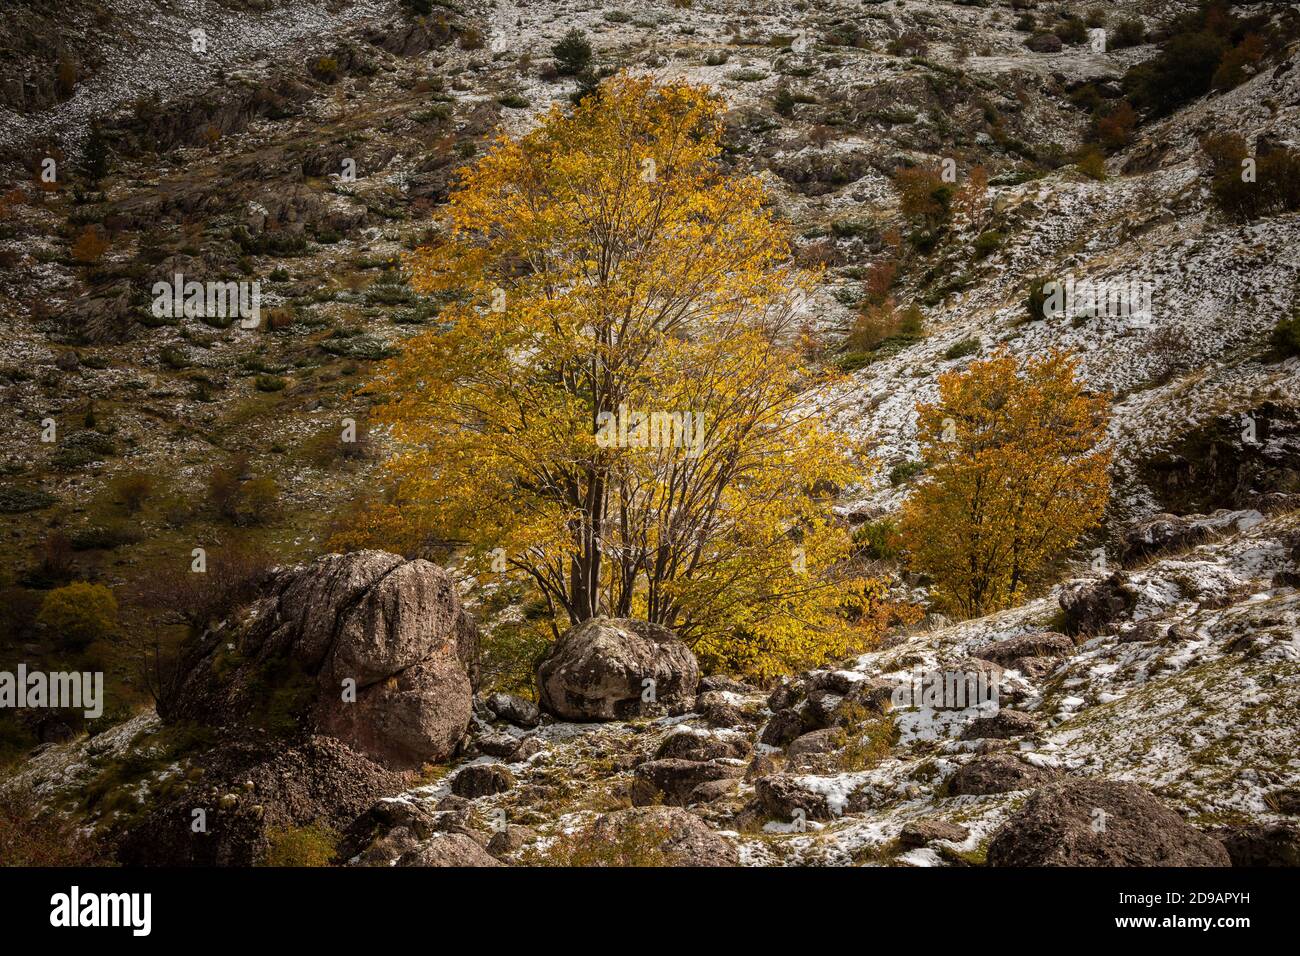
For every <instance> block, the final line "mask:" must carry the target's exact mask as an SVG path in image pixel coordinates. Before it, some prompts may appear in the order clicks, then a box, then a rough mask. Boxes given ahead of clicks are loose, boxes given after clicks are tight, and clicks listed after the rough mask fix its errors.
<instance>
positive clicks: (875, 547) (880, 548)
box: [853, 518, 901, 561]
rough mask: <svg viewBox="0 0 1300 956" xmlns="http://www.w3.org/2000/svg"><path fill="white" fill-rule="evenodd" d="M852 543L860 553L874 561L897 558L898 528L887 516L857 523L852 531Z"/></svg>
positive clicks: (898, 545)
mask: <svg viewBox="0 0 1300 956" xmlns="http://www.w3.org/2000/svg"><path fill="white" fill-rule="evenodd" d="M853 544H854V545H855V546H856V549H857V551H858V553H859V554H860V555H862V556H863V557H865V558H870V559H872V560H875V561H894V560H897V558H898V555H899V549H900V547H901V545H900V542H899V537H898V528H897V526H896V525H895V524H894V522H892V521H890V520H889V519H887V518H882V519H881V520H880V521H868V522H866V523H865V524H862V525H859V526H858V528H857V530H855V531H854V532H853Z"/></svg>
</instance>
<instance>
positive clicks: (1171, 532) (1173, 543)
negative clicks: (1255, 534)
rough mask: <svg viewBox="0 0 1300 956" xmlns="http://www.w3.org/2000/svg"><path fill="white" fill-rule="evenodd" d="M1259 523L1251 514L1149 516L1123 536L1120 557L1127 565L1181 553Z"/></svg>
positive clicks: (1259, 520) (1222, 513)
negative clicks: (1147, 558)
mask: <svg viewBox="0 0 1300 956" xmlns="http://www.w3.org/2000/svg"><path fill="white" fill-rule="evenodd" d="M1263 520H1264V516H1263V515H1261V514H1260V513H1259V512H1258V511H1254V510H1247V511H1227V510H1219V511H1216V512H1214V514H1212V515H1202V514H1191V515H1172V514H1158V515H1153V516H1152V517H1150V518H1147V519H1145V520H1144V521H1140V522H1138V523H1137V524H1135V525H1133V526H1131V527H1130V528H1128V529H1127V530H1126V531H1125V532H1124V539H1123V542H1122V545H1121V547H1122V551H1121V554H1120V557H1121V560H1123V561H1126V562H1127V561H1134V560H1137V559H1138V558H1142V557H1146V556H1147V555H1152V554H1158V553H1160V552H1166V551H1181V550H1185V549H1187V548H1190V547H1192V546H1194V545H1197V544H1200V543H1201V542H1203V541H1206V540H1208V539H1209V538H1210V537H1211V536H1212V535H1215V534H1225V533H1232V532H1235V531H1246V530H1249V529H1250V528H1253V527H1254V526H1255V525H1257V524H1259V522H1261V521H1263Z"/></svg>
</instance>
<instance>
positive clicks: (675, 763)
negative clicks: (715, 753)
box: [632, 759, 745, 807]
mask: <svg viewBox="0 0 1300 956" xmlns="http://www.w3.org/2000/svg"><path fill="white" fill-rule="evenodd" d="M744 772H745V768H744V767H739V766H735V765H733V764H729V763H720V762H718V761H712V760H711V761H704V762H701V761H698V760H677V759H668V760H650V761H647V762H646V763H643V764H641V766H639V767H637V768H636V770H635V771H634V773H633V778H632V805H633V806H637V807H644V806H649V805H651V804H654V803H659V802H662V803H665V804H668V805H669V806H676V807H682V806H686V805H687V804H688V803H689V802H690V799H691V792H692V791H693V790H694V789H695V788H696V787H698V786H699V785H700V784H702V783H706V782H708V781H710V780H722V779H729V778H733V777H739V776H741V775H742V774H743V773H744Z"/></svg>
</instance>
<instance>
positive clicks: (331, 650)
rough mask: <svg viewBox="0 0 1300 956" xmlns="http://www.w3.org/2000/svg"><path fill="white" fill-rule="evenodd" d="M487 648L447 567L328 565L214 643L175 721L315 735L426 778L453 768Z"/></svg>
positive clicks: (189, 680)
mask: <svg viewBox="0 0 1300 956" xmlns="http://www.w3.org/2000/svg"><path fill="white" fill-rule="evenodd" d="M477 642H478V637H477V632H476V630H475V628H474V626H473V624H472V622H470V621H469V619H468V617H467V615H466V614H465V613H464V611H463V610H462V609H461V606H460V600H459V598H458V597H457V596H456V588H455V585H454V583H453V582H452V580H451V577H450V575H448V574H447V572H445V571H444V570H443V569H442V568H439V567H438V566H437V565H434V564H431V563H429V562H428V561H422V560H416V561H405V560H403V559H402V558H401V557H399V556H397V555H395V554H387V553H385V552H383V551H357V552H352V553H350V554H331V555H326V556H324V557H321V558H318V559H316V560H315V561H313V562H311V563H310V564H305V565H299V566H297V567H294V568H289V569H287V570H282V571H278V572H275V573H273V574H272V575H271V576H270V577H269V578H268V580H267V581H266V582H265V583H264V585H263V588H262V597H261V598H260V599H259V600H258V601H257V602H256V603H254V604H253V605H252V607H251V608H250V609H249V611H248V612H247V613H246V614H245V615H244V616H243V617H242V618H241V617H236V618H232V619H231V620H230V621H229V622H227V624H226V625H224V626H223V627H221V628H218V629H216V630H214V631H211V632H209V633H208V634H207V635H206V636H205V637H204V639H203V641H202V643H201V645H200V646H199V648H198V649H197V652H196V653H195V654H194V655H193V656H191V657H189V658H187V659H186V660H185V661H184V663H183V668H184V671H185V673H184V677H183V678H182V683H181V687H180V691H179V693H178V695H177V704H176V707H175V710H174V713H173V714H169V715H168V719H177V720H194V721H197V722H199V723H204V724H209V725H214V726H220V727H222V728H223V729H227V730H229V729H230V728H232V727H238V726H249V725H252V727H253V728H254V729H262V728H264V727H266V726H267V725H269V724H272V723H274V724H275V725H276V726H275V727H273V728H271V729H273V730H277V731H279V732H288V733H292V732H293V731H294V730H295V729H296V728H297V727H303V726H306V727H314V728H315V729H316V730H317V731H318V732H320V733H323V734H328V735H329V736H332V737H336V738H338V739H339V740H341V741H343V742H344V743H346V744H347V745H348V746H349V747H351V748H352V749H353V750H356V751H357V752H359V753H362V754H364V755H366V756H367V757H369V758H371V759H373V760H375V761H376V762H378V763H380V764H382V765H384V766H386V767H389V768H392V769H400V770H406V769H415V768H417V767H419V766H421V765H422V764H425V763H430V762H437V761H441V760H446V759H447V758H448V757H450V756H451V755H452V754H453V752H454V751H455V749H456V747H457V746H458V745H459V743H460V741H461V739H462V737H463V736H464V733H465V730H466V727H467V726H468V724H469V719H470V712H471V697H472V693H473V680H474V678H475V677H476V673H475V664H474V661H475V660H476V659H477ZM353 697H355V699H353ZM286 710H287V711H288V712H287V713H284V711H286Z"/></svg>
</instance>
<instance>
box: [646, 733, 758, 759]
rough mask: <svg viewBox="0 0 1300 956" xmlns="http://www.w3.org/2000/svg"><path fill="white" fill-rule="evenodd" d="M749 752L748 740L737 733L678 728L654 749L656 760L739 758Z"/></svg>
mask: <svg viewBox="0 0 1300 956" xmlns="http://www.w3.org/2000/svg"><path fill="white" fill-rule="evenodd" d="M748 753H749V741H747V740H745V738H743V737H741V736H739V735H737V736H735V737H718V736H714V735H713V734H698V733H693V732H691V731H689V730H679V731H678V732H677V733H674V734H669V735H668V736H667V737H665V738H664V739H663V743H661V744H660V745H659V749H658V750H656V751H655V759H656V760H668V759H678V760H716V759H718V758H719V757H732V758H740V757H744V756H746V755H747V754H748Z"/></svg>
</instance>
